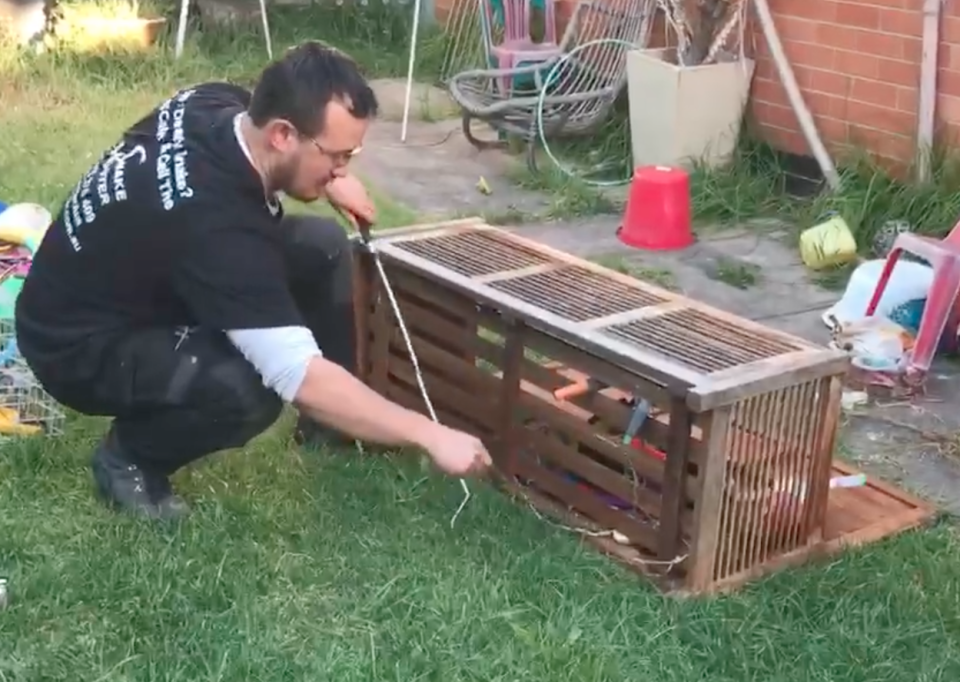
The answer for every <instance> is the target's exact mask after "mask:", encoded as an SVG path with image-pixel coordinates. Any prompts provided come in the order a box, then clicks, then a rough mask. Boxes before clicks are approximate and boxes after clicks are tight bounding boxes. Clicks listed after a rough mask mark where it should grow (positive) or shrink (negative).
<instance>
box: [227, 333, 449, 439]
mask: <svg viewBox="0 0 960 682" xmlns="http://www.w3.org/2000/svg"><path fill="white" fill-rule="evenodd" d="M227 336H228V337H229V338H230V341H231V342H232V343H233V344H234V345H235V346H236V347H237V348H238V349H239V350H240V352H241V353H243V355H244V357H246V358H247V360H248V361H249V362H250V364H252V365H253V366H254V367H255V368H256V369H257V371H258V372H259V373H260V376H262V377H263V382H264V385H266V386H267V387H268V388H271V389H273V390H274V391H276V392H277V394H278V395H279V396H280V397H281V398H283V400H285V401H286V402H289V403H293V404H294V405H295V406H296V407H298V408H299V409H301V410H303V411H304V412H305V413H306V414H307V415H308V416H310V417H312V418H313V419H315V420H316V421H318V422H320V423H322V424H325V425H327V426H330V427H333V428H335V429H337V430H339V431H342V432H344V433H346V434H348V435H350V436H353V437H354V438H359V439H361V440H365V441H373V442H377V443H381V444H383V445H387V446H395V447H397V446H400V447H402V446H407V445H415V446H418V447H422V448H425V449H427V448H428V447H429V440H430V434H431V433H432V432H433V430H434V429H433V426H434V424H433V422H432V421H430V420H429V419H427V418H426V417H424V416H423V415H421V414H419V413H417V412H413V411H411V410H407V409H405V408H403V407H401V406H399V405H397V404H395V403H393V402H391V401H389V400H386V399H385V398H383V397H381V396H380V395H379V394H378V393H376V392H375V391H373V390H371V389H370V388H368V387H367V386H366V385H364V383H363V382H361V381H360V380H359V379H357V378H356V377H354V376H353V375H352V374H351V373H350V372H348V371H347V370H345V369H343V368H342V367H340V366H339V365H337V364H335V363H332V362H330V361H329V360H327V359H325V358H324V357H323V356H322V355H321V353H320V349H319V348H317V344H316V341H314V339H313V335H312V334H311V333H310V331H309V330H308V329H306V328H305V327H301V326H290V327H275V328H271V329H240V330H233V331H229V332H227Z"/></svg>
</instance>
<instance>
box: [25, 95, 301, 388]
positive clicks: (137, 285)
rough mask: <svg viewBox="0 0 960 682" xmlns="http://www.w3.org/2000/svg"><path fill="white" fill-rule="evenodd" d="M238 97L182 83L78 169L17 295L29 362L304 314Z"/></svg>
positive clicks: (76, 369)
mask: <svg viewBox="0 0 960 682" xmlns="http://www.w3.org/2000/svg"><path fill="white" fill-rule="evenodd" d="M249 99H250V94H249V93H248V92H247V91H246V90H244V89H242V88H239V87H236V86H233V85H229V84H226V83H206V84H202V85H198V86H195V87H193V88H189V89H186V90H183V91H181V92H179V93H177V94H176V95H174V96H173V97H171V98H170V99H168V100H167V101H165V102H163V103H162V104H161V105H160V106H159V107H157V109H155V110H154V111H152V112H151V113H150V114H148V115H147V116H146V117H144V118H143V119H142V120H140V121H139V122H138V123H136V124H135V125H134V126H133V127H131V128H130V129H129V130H127V131H126V132H125V133H124V134H123V135H122V137H121V139H120V141H119V142H118V143H117V144H116V145H115V146H113V147H111V148H110V149H109V150H107V151H106V152H105V153H104V154H103V156H102V157H101V158H100V160H99V161H98V162H97V163H96V164H94V166H93V167H92V168H91V169H90V170H89V171H88V172H87V173H86V174H85V175H84V176H83V177H82V178H81V180H80V181H79V182H78V184H77V186H76V188H75V189H74V190H73V191H72V193H71V194H70V196H69V197H68V198H67V200H66V201H65V203H64V205H63V207H62V208H61V210H60V212H59V214H58V215H57V217H56V219H55V221H54V223H53V224H52V225H51V226H50V228H49V229H48V231H47V233H46V235H45V237H44V239H43V241H42V243H41V245H40V247H39V249H38V251H37V253H36V254H35V256H34V260H33V264H32V266H31V270H30V273H29V275H28V277H27V279H26V282H25V283H24V286H23V290H22V292H21V294H20V296H19V299H18V301H17V312H16V317H17V331H18V338H19V341H20V346H21V349H22V351H23V353H24V356H25V357H26V359H27V360H28V362H29V363H30V364H31V366H34V369H35V371H37V370H38V369H41V368H42V369H43V371H44V373H45V374H47V375H49V374H50V373H51V372H55V373H58V374H60V373H63V372H68V373H69V374H70V375H71V377H75V378H77V379H80V378H81V377H83V376H85V375H87V376H89V374H87V368H86V367H85V366H84V365H95V364H98V363H100V362H103V361H104V358H103V357H100V356H102V354H103V351H104V350H105V349H106V348H108V347H109V346H110V344H111V343H112V342H113V341H115V340H116V339H117V338H119V337H120V336H122V335H123V334H124V333H126V332H129V331H132V330H136V329H144V328H151V327H170V328H171V329H173V328H176V327H179V326H203V327H207V328H211V329H219V330H227V329H251V328H266V327H277V326H290V325H300V324H302V322H301V319H300V314H299V312H298V310H297V308H296V306H295V304H294V302H293V299H292V297H291V295H290V293H289V291H288V288H287V278H286V273H285V268H284V264H283V257H282V255H283V254H282V252H281V243H282V242H281V239H280V234H279V231H278V222H279V220H280V217H281V213H282V211H281V209H280V206H279V204H278V203H277V202H275V201H270V200H268V199H267V198H266V196H265V193H264V188H263V183H262V180H261V178H260V175H259V173H258V172H257V171H256V169H255V168H254V167H253V166H252V164H251V163H250V161H249V159H248V157H247V155H246V154H245V153H244V150H243V148H242V146H241V144H240V142H239V140H238V138H237V134H236V128H235V121H236V118H237V116H238V114H240V113H242V112H243V111H244V110H245V109H246V106H247V104H248V102H249ZM89 369H90V372H93V371H94V370H93V368H92V366H91V367H90V368H89ZM64 378H66V377H64Z"/></svg>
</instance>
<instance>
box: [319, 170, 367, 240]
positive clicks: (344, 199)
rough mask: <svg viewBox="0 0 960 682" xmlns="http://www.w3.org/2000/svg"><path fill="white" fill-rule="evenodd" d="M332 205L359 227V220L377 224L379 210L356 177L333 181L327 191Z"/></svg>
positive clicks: (348, 175)
mask: <svg viewBox="0 0 960 682" xmlns="http://www.w3.org/2000/svg"><path fill="white" fill-rule="evenodd" d="M325 194H326V196H327V200H328V201H329V202H330V205H331V206H333V207H334V208H335V209H336V210H337V211H338V212H339V213H340V214H341V215H343V216H344V217H345V218H346V219H347V220H349V221H350V222H351V223H352V224H353V226H354V227H357V220H358V219H360V220H364V221H366V222H368V223H371V224H372V223H374V222H376V217H377V209H376V206H374V205H373V200H372V199H371V198H370V195H369V194H367V190H366V188H364V186H363V183H361V182H360V181H359V180H357V178H356V176H353V175H350V174H347V175H344V176H343V177H340V178H334V179H333V180H331V181H330V182H329V183H328V184H327V186H326V189H325Z"/></svg>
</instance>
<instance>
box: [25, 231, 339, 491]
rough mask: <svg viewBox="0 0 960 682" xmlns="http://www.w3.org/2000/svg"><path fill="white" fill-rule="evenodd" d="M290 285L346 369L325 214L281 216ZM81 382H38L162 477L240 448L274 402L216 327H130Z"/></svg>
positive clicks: (332, 238) (275, 407)
mask: <svg viewBox="0 0 960 682" xmlns="http://www.w3.org/2000/svg"><path fill="white" fill-rule="evenodd" d="M279 229H282V230H283V231H284V233H285V235H286V237H287V238H286V246H285V248H286V252H287V270H288V273H289V276H290V282H289V286H290V290H291V293H292V294H293V296H294V299H295V300H296V302H297V305H298V306H299V308H300V311H301V314H302V315H303V318H304V321H305V322H306V324H307V326H308V327H309V328H310V330H311V331H312V332H313V335H314V337H315V338H316V340H317V345H319V346H320V349H321V350H322V351H323V354H324V356H325V357H326V358H327V359H328V360H331V361H332V362H336V363H337V364H339V365H341V366H343V367H344V368H346V369H348V370H350V371H351V372H352V371H354V369H355V352H356V351H355V348H354V345H355V344H354V326H353V300H352V286H351V285H352V265H351V251H350V249H351V246H350V242H349V239H348V237H347V236H346V233H345V232H344V230H343V228H342V227H340V226H339V225H338V224H337V223H336V222H334V221H332V220H326V219H323V218H316V217H303V216H288V217H285V218H284V220H283V223H282V224H281V225H280V228H279ZM107 355H108V357H106V358H105V361H104V362H103V363H102V364H101V370H100V371H99V372H98V373H97V376H95V377H93V378H92V380H88V381H85V382H84V384H85V385H70V386H58V385H57V382H56V380H55V379H51V380H48V381H45V382H44V383H45V387H46V388H47V390H48V391H49V392H50V393H51V395H53V396H54V397H55V398H57V399H58V400H60V402H62V403H64V404H66V405H68V406H69V407H71V408H72V409H75V410H77V411H78V412H81V413H85V414H91V415H107V416H112V417H114V420H113V425H112V430H113V436H114V437H115V439H116V440H117V441H118V445H119V447H120V449H121V452H122V454H123V455H124V456H125V457H127V458H129V459H131V460H132V461H134V462H136V463H137V464H139V465H140V466H142V467H144V468H146V469H150V470H153V471H156V472H159V473H163V474H170V473H172V472H173V471H175V470H177V469H179V468H180V467H182V466H184V465H186V464H188V463H190V462H192V461H195V460H197V459H199V458H201V457H203V456H205V455H207V454H210V453H213V452H216V451H218V450H224V449H228V448H235V447H240V446H242V445H244V444H245V443H247V442H248V441H249V440H250V439H251V438H253V437H255V436H257V435H258V434H260V433H262V432H263V431H264V430H266V429H267V428H268V427H269V426H270V425H272V424H273V422H274V421H276V419H277V417H278V416H279V414H280V411H281V409H282V407H283V405H282V401H281V400H280V398H279V397H278V396H277V395H276V394H275V393H274V392H273V391H272V390H270V389H267V388H266V387H265V386H264V385H263V381H262V379H261V377H260V375H259V374H258V373H257V371H256V370H255V369H254V368H253V366H252V365H251V364H250V363H249V362H247V360H246V359H245V358H244V357H243V356H242V355H241V354H240V352H239V351H237V350H236V349H235V348H234V347H233V346H232V345H231V343H230V341H229V340H228V339H227V337H226V335H225V334H224V333H222V332H221V331H217V330H204V329H193V330H191V331H190V332H189V333H188V334H186V335H185V334H184V333H183V330H178V329H173V328H158V329H149V330H142V331H134V332H131V333H130V334H129V335H128V336H125V337H123V338H121V339H119V341H118V342H116V343H115V344H113V346H112V347H111V349H110V351H109V353H108V354H107Z"/></svg>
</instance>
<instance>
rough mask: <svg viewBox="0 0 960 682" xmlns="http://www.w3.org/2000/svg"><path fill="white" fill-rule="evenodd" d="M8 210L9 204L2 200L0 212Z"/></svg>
mask: <svg viewBox="0 0 960 682" xmlns="http://www.w3.org/2000/svg"><path fill="white" fill-rule="evenodd" d="M6 210H7V205H6V204H5V203H3V202H2V201H0V213H3V212H4V211H6Z"/></svg>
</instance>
